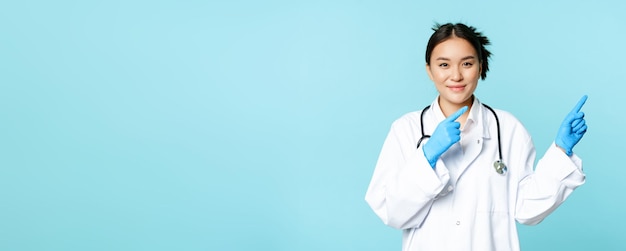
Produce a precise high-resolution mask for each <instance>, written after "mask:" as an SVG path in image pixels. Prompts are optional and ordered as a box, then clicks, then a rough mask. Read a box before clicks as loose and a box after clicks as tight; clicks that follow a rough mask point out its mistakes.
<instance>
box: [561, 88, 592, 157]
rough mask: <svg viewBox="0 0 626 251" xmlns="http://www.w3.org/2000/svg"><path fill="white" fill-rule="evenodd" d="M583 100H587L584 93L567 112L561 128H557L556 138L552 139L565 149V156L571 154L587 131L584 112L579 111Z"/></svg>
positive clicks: (583, 102)
mask: <svg viewBox="0 0 626 251" xmlns="http://www.w3.org/2000/svg"><path fill="white" fill-rule="evenodd" d="M585 101H587V95H584V96H583V97H582V98H581V99H580V101H578V104H576V106H575V107H574V109H573V110H572V111H571V112H569V114H567V116H566V117H565V119H564V120H563V123H561V128H559V132H558V133H557V135H556V140H555V141H554V143H556V145H557V146H559V147H560V148H562V149H563V150H565V154H567V156H572V154H573V152H572V149H573V148H574V146H575V145H576V144H577V143H578V141H580V139H582V138H583V135H585V132H587V124H586V123H585V114H584V113H583V112H581V111H580V109H581V108H582V107H583V105H584V104H585Z"/></svg>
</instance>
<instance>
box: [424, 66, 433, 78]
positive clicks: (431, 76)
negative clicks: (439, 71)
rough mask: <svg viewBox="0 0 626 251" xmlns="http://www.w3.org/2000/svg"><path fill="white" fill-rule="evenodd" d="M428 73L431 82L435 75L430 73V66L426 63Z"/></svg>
mask: <svg viewBox="0 0 626 251" xmlns="http://www.w3.org/2000/svg"><path fill="white" fill-rule="evenodd" d="M426 73H428V77H429V78H430V80H431V81H433V73H432V72H431V71H430V64H428V63H426Z"/></svg>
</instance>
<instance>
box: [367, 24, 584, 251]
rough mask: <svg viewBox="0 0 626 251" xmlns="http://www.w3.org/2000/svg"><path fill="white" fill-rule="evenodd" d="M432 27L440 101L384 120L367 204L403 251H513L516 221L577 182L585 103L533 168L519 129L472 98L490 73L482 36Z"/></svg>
mask: <svg viewBox="0 0 626 251" xmlns="http://www.w3.org/2000/svg"><path fill="white" fill-rule="evenodd" d="M434 31H435V32H434V33H433V34H432V36H431V37H430V40H429V41H428V45H427V48H426V72H427V73H428V76H429V77H430V79H431V80H432V81H433V82H434V84H435V87H436V88H437V91H438V92H439V96H438V97H437V98H436V99H435V100H434V101H433V102H432V103H431V104H430V107H427V108H425V109H424V110H422V111H416V112H411V113H408V114H406V115H404V116H402V117H401V118H399V119H397V120H396V121H395V122H394V123H393V124H392V126H391V130H390V132H389V134H388V136H387V138H386V140H385V142H384V144H383V147H382V150H381V152H380V156H379V158H378V162H377V164H376V169H375V170H374V174H373V176H372V179H371V182H370V185H369V187H368V190H367V193H366V195H365V200H366V201H367V203H368V204H369V205H370V207H371V208H372V209H373V210H374V212H375V213H376V214H377V215H378V216H379V217H380V218H381V219H382V221H383V222H384V223H385V224H386V225H389V226H391V227H394V228H397V229H401V230H403V234H402V236H403V238H402V249H403V250H437V251H439V250H455V251H456V250H479V251H485V250H498V251H500V250H519V248H520V247H519V240H518V235H517V229H516V226H515V221H518V222H520V223H522V224H527V225H535V224H538V223H539V222H541V221H542V220H543V219H544V218H545V217H547V216H548V215H549V214H550V213H551V212H553V211H554V210H555V209H556V208H557V207H558V206H559V205H561V203H563V201H565V199H566V198H567V197H568V196H569V195H570V194H571V193H572V191H574V189H576V188H577V187H578V186H580V185H582V184H583V183H584V182H585V174H584V173H583V171H582V161H581V159H580V158H579V157H578V156H577V155H576V154H574V153H573V151H572V149H573V147H574V146H575V145H576V144H577V143H578V142H579V141H580V139H581V138H582V137H583V135H584V134H585V132H586V130H587V125H586V123H585V120H584V114H583V113H582V112H580V110H581V108H582V106H583V104H584V103H585V101H586V99H587V97H586V96H583V97H582V99H581V100H580V101H579V102H578V104H576V105H575V106H574V108H573V110H572V111H571V112H569V114H567V115H566V117H565V119H564V121H563V123H562V124H561V126H560V128H559V130H558V133H557V135H556V139H555V141H554V143H553V144H552V145H551V146H550V148H549V149H548V150H547V151H546V153H545V155H544V156H543V158H542V159H540V160H539V162H538V163H537V167H536V168H535V170H534V171H533V165H534V162H535V147H534V145H533V142H532V139H531V137H530V135H529V134H528V132H527V131H526V129H525V128H524V126H523V125H522V124H521V123H520V121H518V120H517V119H516V118H515V117H514V116H513V115H511V114H510V113H508V112H506V111H502V110H497V109H496V110H492V109H491V108H489V107H488V106H485V105H483V104H482V103H481V102H480V101H479V100H478V98H476V97H475V96H474V91H475V90H476V86H477V84H478V79H479V78H482V79H485V78H486V76H487V71H488V70H489V61H488V59H489V56H490V52H489V51H488V50H487V49H486V48H485V46H486V45H488V44H489V40H488V39H487V37H485V36H483V35H482V34H481V33H480V32H477V31H476V29H475V28H473V27H468V26H466V25H464V24H444V25H437V26H435V28H434ZM428 135H430V137H428ZM418 142H419V144H418Z"/></svg>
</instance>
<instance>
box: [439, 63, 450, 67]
mask: <svg viewBox="0 0 626 251" xmlns="http://www.w3.org/2000/svg"><path fill="white" fill-rule="evenodd" d="M439 67H442V68H446V67H448V63H441V64H439Z"/></svg>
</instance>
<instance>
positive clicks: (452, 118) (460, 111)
mask: <svg viewBox="0 0 626 251" xmlns="http://www.w3.org/2000/svg"><path fill="white" fill-rule="evenodd" d="M467 109H468V108H467V106H463V107H461V109H459V110H458V111H456V112H455V113H453V114H452V115H450V117H448V118H446V119H447V120H448V121H455V120H456V119H458V118H459V117H461V115H463V113H465V112H466V111H467Z"/></svg>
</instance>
